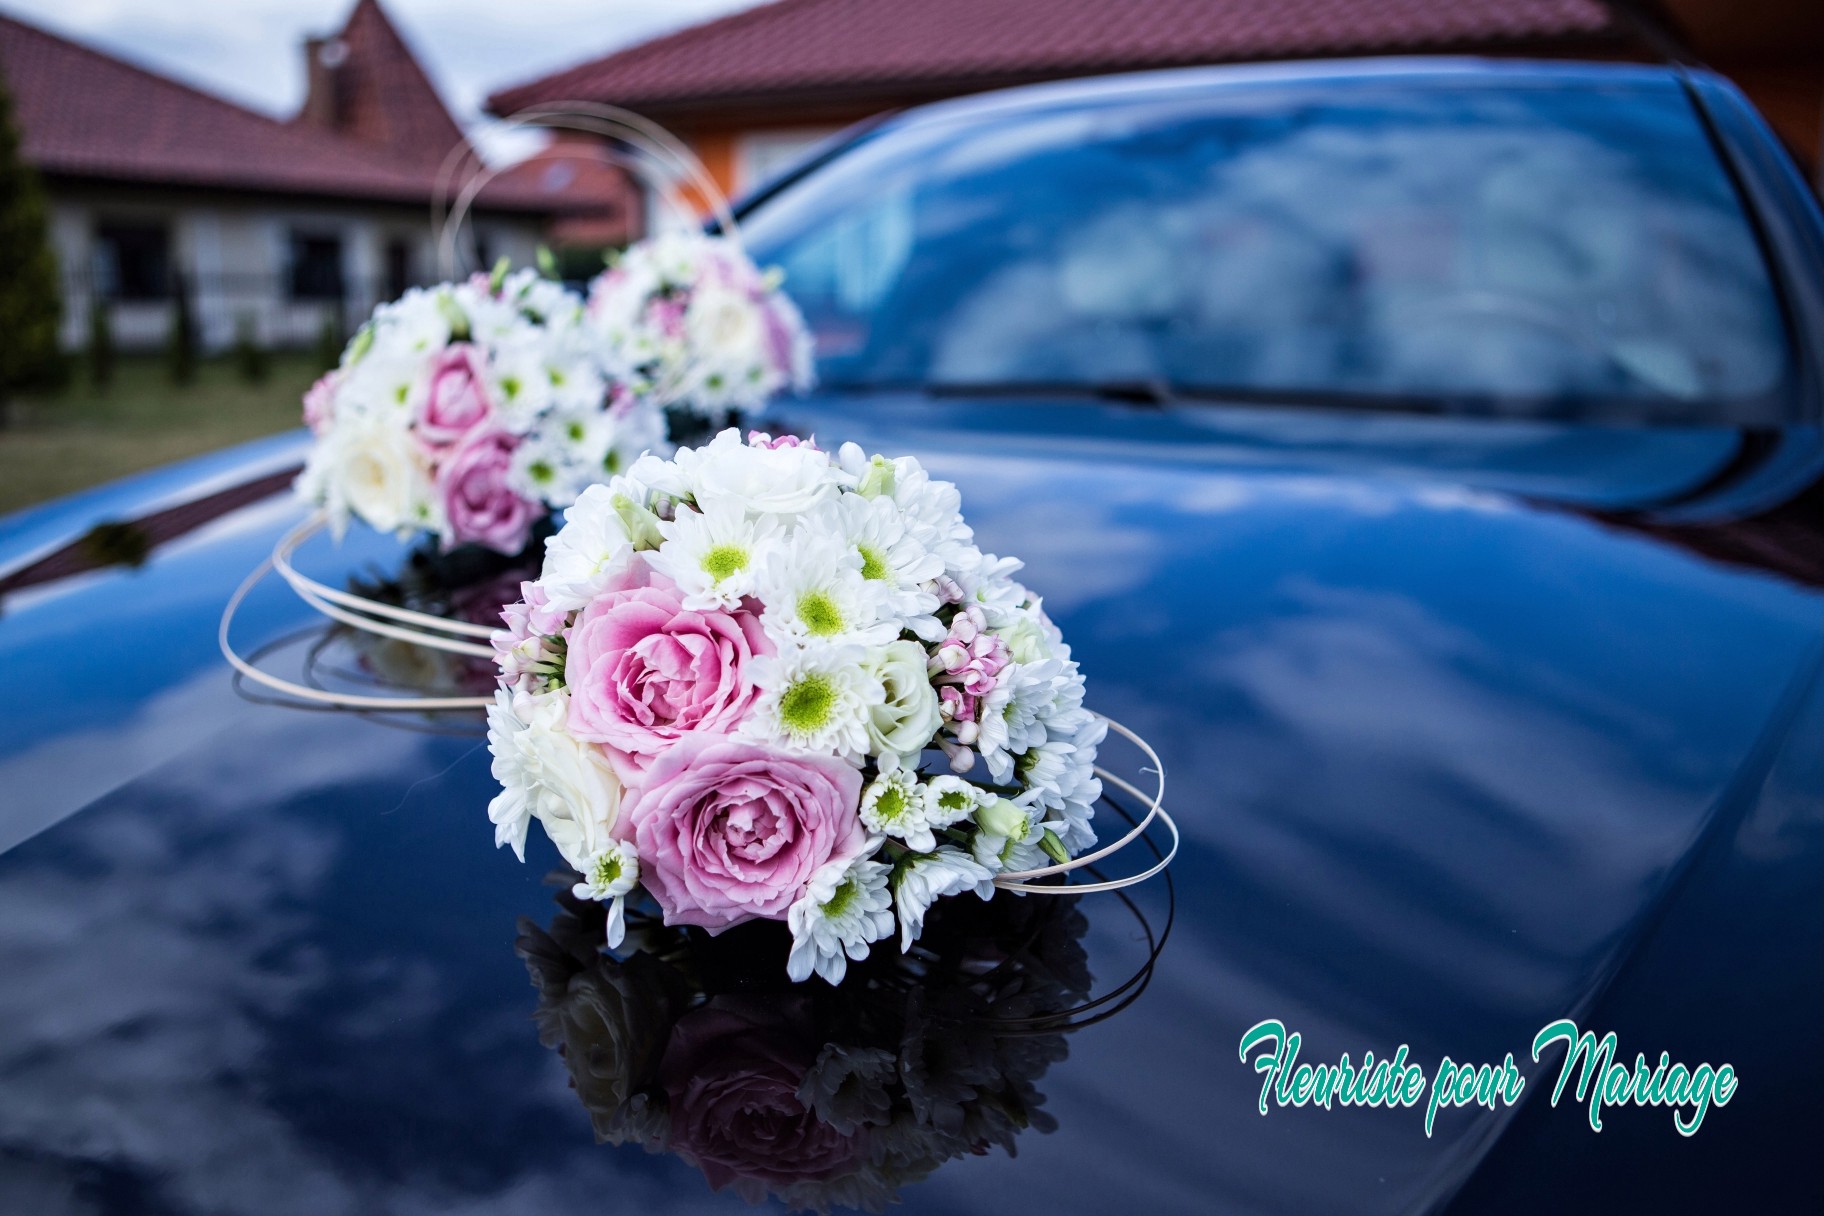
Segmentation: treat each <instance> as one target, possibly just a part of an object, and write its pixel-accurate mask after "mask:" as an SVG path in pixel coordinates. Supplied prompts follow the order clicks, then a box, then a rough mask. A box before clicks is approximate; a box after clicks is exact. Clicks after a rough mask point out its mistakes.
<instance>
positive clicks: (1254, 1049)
mask: <svg viewBox="0 0 1824 1216" xmlns="http://www.w3.org/2000/svg"><path fill="white" fill-rule="evenodd" d="M1302 1038H1303V1036H1301V1035H1300V1034H1299V1033H1298V1032H1297V1031H1291V1032H1288V1031H1287V1030H1286V1027H1285V1023H1283V1022H1281V1021H1279V1020H1278V1019H1275V1018H1269V1019H1266V1020H1265V1021H1261V1022H1257V1023H1255V1024H1254V1025H1253V1026H1251V1027H1249V1028H1248V1030H1247V1033H1245V1034H1243V1035H1242V1036H1241V1051H1240V1056H1241V1061H1242V1063H1244V1064H1245V1063H1247V1062H1248V1059H1249V1057H1250V1055H1252V1056H1253V1059H1254V1071H1256V1072H1258V1073H1261V1074H1263V1076H1264V1078H1265V1079H1264V1081H1263V1082H1262V1084H1261V1087H1260V1113H1261V1114H1263V1115H1264V1114H1266V1113H1267V1110H1268V1107H1269V1105H1273V1106H1279V1107H1281V1108H1284V1107H1288V1106H1291V1107H1301V1106H1306V1105H1310V1106H1318V1107H1322V1108H1323V1109H1324V1110H1330V1109H1332V1108H1333V1107H1335V1106H1385V1107H1387V1108H1388V1109H1390V1110H1392V1109H1397V1108H1399V1107H1402V1106H1408V1107H1411V1106H1417V1105H1418V1104H1419V1103H1420V1101H1421V1100H1423V1101H1425V1103H1426V1108H1425V1134H1426V1135H1427V1136H1430V1135H1431V1131H1432V1125H1433V1123H1434V1122H1435V1121H1436V1119H1437V1115H1438V1112H1439V1111H1440V1110H1444V1109H1447V1108H1449V1107H1453V1106H1454V1107H1468V1106H1485V1107H1487V1108H1488V1109H1490V1110H1494V1109H1495V1108H1496V1107H1497V1106H1512V1105H1513V1104H1514V1103H1515V1102H1516V1101H1517V1100H1518V1099H1519V1097H1520V1094H1521V1092H1522V1091H1523V1090H1524V1089H1525V1088H1526V1078H1525V1077H1524V1076H1522V1075H1521V1073H1520V1070H1519V1068H1518V1067H1516V1066H1515V1064H1514V1056H1513V1053H1512V1052H1509V1053H1508V1054H1507V1057H1506V1059H1504V1060H1502V1062H1501V1063H1499V1064H1471V1063H1461V1064H1460V1063H1457V1062H1456V1061H1454V1060H1452V1059H1451V1058H1450V1057H1449V1056H1445V1057H1443V1059H1441V1060H1440V1061H1439V1062H1438V1067H1437V1071H1436V1073H1435V1074H1434V1075H1433V1076H1431V1077H1427V1075H1426V1073H1425V1069H1424V1066H1423V1065H1420V1064H1417V1063H1414V1062H1411V1061H1409V1060H1408V1059H1407V1054H1408V1052H1407V1045H1406V1044H1404V1043H1402V1044H1400V1046H1399V1048H1398V1049H1397V1050H1396V1051H1395V1052H1394V1053H1393V1055H1392V1056H1390V1057H1388V1058H1385V1059H1380V1060H1376V1059H1375V1056H1374V1053H1373V1052H1372V1051H1366V1052H1363V1053H1362V1062H1361V1064H1360V1065H1359V1066H1357V1065H1355V1064H1353V1063H1352V1062H1351V1061H1350V1059H1349V1054H1348V1053H1347V1052H1344V1053H1343V1055H1342V1057H1341V1058H1340V1059H1338V1060H1337V1061H1336V1062H1335V1063H1328V1062H1326V1063H1321V1064H1309V1063H1299V1062H1298V1051H1299V1046H1300V1043H1301V1041H1302ZM1555 1043H1563V1044H1564V1062H1563V1064H1562V1065H1561V1066H1560V1068H1559V1071H1558V1083H1557V1085H1556V1086H1554V1087H1553V1089H1552V1105H1553V1106H1554V1107H1556V1106H1557V1105H1558V1099H1559V1098H1560V1097H1562V1096H1563V1094H1564V1090H1565V1085H1566V1083H1567V1082H1569V1081H1570V1079H1571V1076H1572V1074H1573V1073H1575V1074H1576V1075H1577V1086H1576V1100H1577V1101H1578V1102H1586V1103H1587V1104H1588V1105H1589V1120H1590V1128H1591V1130H1593V1131H1597V1132H1600V1131H1601V1130H1602V1109H1603V1107H1604V1106H1611V1107H1613V1106H1627V1105H1634V1106H1669V1107H1671V1108H1672V1123H1673V1125H1674V1126H1675V1127H1677V1128H1678V1133H1679V1135H1681V1136H1694V1135H1696V1134H1697V1129H1698V1128H1699V1127H1701V1126H1703V1122H1704V1116H1705V1115H1707V1114H1708V1113H1709V1112H1710V1108H1711V1107H1712V1106H1716V1107H1723V1106H1727V1105H1728V1104H1729V1100H1730V1099H1731V1098H1733V1097H1734V1096H1735V1091H1736V1088H1737V1086H1738V1084H1739V1082H1738V1078H1737V1077H1736V1074H1735V1068H1734V1066H1733V1065H1730V1064H1718V1065H1711V1064H1699V1065H1697V1066H1696V1067H1695V1068H1692V1067H1688V1066H1686V1065H1684V1064H1681V1063H1676V1062H1674V1061H1672V1060H1671V1058H1670V1054H1669V1053H1668V1052H1663V1051H1662V1052H1660V1053H1659V1062H1658V1064H1656V1065H1655V1064H1649V1063H1648V1062H1647V1057H1646V1056H1645V1054H1643V1053H1636V1055H1635V1059H1634V1065H1633V1067H1632V1068H1630V1067H1629V1066H1628V1065H1626V1064H1624V1063H1621V1062H1620V1061H1619V1060H1617V1059H1616V1056H1617V1055H1618V1053H1619V1050H1620V1042H1619V1040H1618V1039H1617V1037H1616V1035H1615V1032H1614V1031H1610V1032H1609V1033H1608V1034H1606V1035H1603V1036H1602V1037H1601V1038H1598V1037H1597V1036H1596V1034H1595V1032H1594V1031H1589V1030H1585V1031H1582V1032H1579V1031H1578V1029H1577V1024H1576V1023H1575V1022H1573V1021H1572V1020H1571V1019H1569V1018H1560V1019H1558V1020H1557V1021H1555V1022H1552V1023H1551V1024H1549V1025H1547V1026H1545V1027H1544V1028H1543V1029H1541V1030H1540V1031H1539V1033H1538V1034H1537V1035H1535V1036H1533V1046H1532V1056H1533V1060H1534V1062H1535V1063H1537V1062H1538V1061H1539V1060H1540V1059H1541V1058H1542V1057H1543V1056H1544V1055H1545V1053H1546V1052H1547V1050H1548V1049H1550V1048H1551V1047H1552V1045H1553V1044H1555ZM1580 1062H1581V1068H1580V1067H1579V1064H1580ZM1427 1088H1429V1089H1430V1097H1429V1098H1428V1099H1427V1098H1426V1090H1427Z"/></svg>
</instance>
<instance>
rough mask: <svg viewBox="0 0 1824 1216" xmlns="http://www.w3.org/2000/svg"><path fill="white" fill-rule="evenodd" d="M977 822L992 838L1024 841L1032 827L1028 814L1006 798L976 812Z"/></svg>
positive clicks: (997, 799) (994, 801)
mask: <svg viewBox="0 0 1824 1216" xmlns="http://www.w3.org/2000/svg"><path fill="white" fill-rule="evenodd" d="M975 822H976V825H977V826H978V827H980V828H981V829H982V831H984V832H987V833H988V834H989V835H990V836H1005V837H1006V838H1007V839H1009V840H1024V839H1025V838H1026V833H1027V831H1028V830H1030V828H1031V826H1032V821H1031V820H1030V819H1029V818H1028V817H1027V815H1026V812H1025V811H1022V810H1021V809H1020V808H1019V807H1018V806H1015V805H1014V804H1013V803H1011V802H1009V801H1008V800H1007V799H1005V798H996V799H994V800H993V801H992V802H989V803H988V804H987V805H986V806H983V807H981V808H980V809H979V810H977V811H976V812H975Z"/></svg>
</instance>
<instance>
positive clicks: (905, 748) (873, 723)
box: [868, 640, 943, 757]
mask: <svg viewBox="0 0 1824 1216" xmlns="http://www.w3.org/2000/svg"><path fill="white" fill-rule="evenodd" d="M868 670H869V671H870V672H871V673H873V675H874V677H875V678H876V679H877V680H879V681H880V685H881V688H882V690H883V691H884V692H885V694H886V696H885V699H884V700H883V701H882V702H881V703H880V704H878V705H874V706H871V707H870V708H869V710H868V743H869V750H870V751H871V752H873V754H875V755H877V756H879V755H894V756H905V757H915V756H917V755H918V754H919V753H920V752H922V751H923V750H924V749H925V747H926V745H927V744H929V743H930V742H931V739H932V737H933V736H935V735H936V734H937V729H938V727H939V726H940V725H942V724H943V718H942V715H941V714H940V713H939V711H938V707H937V693H936V691H935V690H933V689H932V687H931V679H930V676H929V675H927V674H926V671H925V648H924V647H923V646H920V645H919V644H918V643H917V642H908V641H904V640H901V641H897V642H892V643H890V644H888V645H886V646H884V647H882V648H881V649H879V650H877V651H874V652H873V653H872V654H870V656H869V659H868Z"/></svg>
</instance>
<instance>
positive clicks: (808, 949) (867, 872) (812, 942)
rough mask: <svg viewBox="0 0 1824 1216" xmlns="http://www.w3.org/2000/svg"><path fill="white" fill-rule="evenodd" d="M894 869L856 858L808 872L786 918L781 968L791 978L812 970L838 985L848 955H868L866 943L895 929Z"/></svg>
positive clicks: (796, 979) (803, 976)
mask: <svg viewBox="0 0 1824 1216" xmlns="http://www.w3.org/2000/svg"><path fill="white" fill-rule="evenodd" d="M892 869H893V867H891V866H889V865H886V864H884V863H882V862H878V861H870V860H868V859H866V858H860V859H858V860H856V861H853V862H842V861H832V862H830V863H829V864H827V865H825V866H823V867H822V868H820V869H819V870H818V871H817V872H816V873H814V874H812V875H811V880H810V881H809V882H808V883H806V884H805V887H804V894H803V895H800V896H799V897H798V900H797V902H795V903H794V904H792V906H791V909H790V910H789V911H788V912H787V913H786V917H785V920H786V924H787V925H788V926H789V927H790V928H791V931H792V952H791V954H790V955H789V956H788V957H787V959H786V963H785V970H786V974H787V975H789V976H791V978H792V980H793V982H795V983H799V982H803V981H804V980H807V979H809V978H810V977H811V973H812V972H815V973H816V974H818V975H821V976H822V977H823V978H824V979H826V980H828V981H829V982H830V983H832V984H840V983H841V982H842V977H843V976H844V975H846V974H848V970H849V960H850V959H854V960H855V961H856V962H860V961H861V960H862V959H864V958H866V957H868V946H869V945H870V944H871V943H873V942H877V941H879V940H880V939H881V938H883V937H886V936H888V935H889V934H891V933H892V932H893V910H892V909H893V901H892V897H891V896H890V895H889V894H888V893H887V875H888V874H889V873H891V872H892Z"/></svg>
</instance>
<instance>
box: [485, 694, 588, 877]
mask: <svg viewBox="0 0 1824 1216" xmlns="http://www.w3.org/2000/svg"><path fill="white" fill-rule="evenodd" d="M568 701H569V697H568V694H567V693H564V692H563V691H561V690H559V691H555V692H548V693H543V694H540V695H538V696H531V697H528V696H517V697H516V696H514V695H513V694H511V693H509V692H508V691H506V690H505V689H501V690H500V691H498V692H497V693H495V695H494V704H493V705H492V706H490V707H489V708H488V750H489V751H491V752H492V753H493V755H494V764H493V770H494V778H495V780H497V781H499V782H500V785H501V792H500V793H499V794H497V795H495V797H494V800H493V801H492V802H491V803H489V804H488V818H489V820H491V821H492V822H493V824H494V843H495V845H496V846H499V845H502V844H510V845H512V846H513V852H514V854H515V855H516V856H518V858H519V859H520V860H521V861H524V860H525V859H526V826H527V824H528V823H529V822H530V821H531V820H533V819H536V820H538V821H539V823H540V824H542V825H543V826H544V829H545V834H546V835H547V836H549V837H550V838H551V843H552V844H554V845H556V846H557V851H558V852H559V853H560V854H562V855H563V858H564V860H565V861H566V862H568V863H569V864H570V865H571V866H573V867H575V868H577V869H579V870H580V869H582V868H583V867H584V866H585V865H586V864H587V863H588V861H589V859H590V858H591V857H593V856H594V855H595V854H596V853H597V852H598V851H600V850H601V849H602V848H604V847H606V845H607V843H608V839H609V836H608V833H609V830H610V829H612V828H613V827H614V821H615V818H616V817H617V816H618V815H619V813H620V808H621V783H620V781H619V780H617V779H616V777H615V775H614V770H613V769H612V768H610V767H609V765H608V761H607V760H606V758H604V757H603V756H602V754H601V753H600V751H598V750H597V749H596V748H594V747H593V746H591V745H589V744H586V743H579V742H577V741H576V740H575V739H572V738H571V737H570V735H569V733H568V731H567V730H566V729H565V717H566V713H567V710H568Z"/></svg>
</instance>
